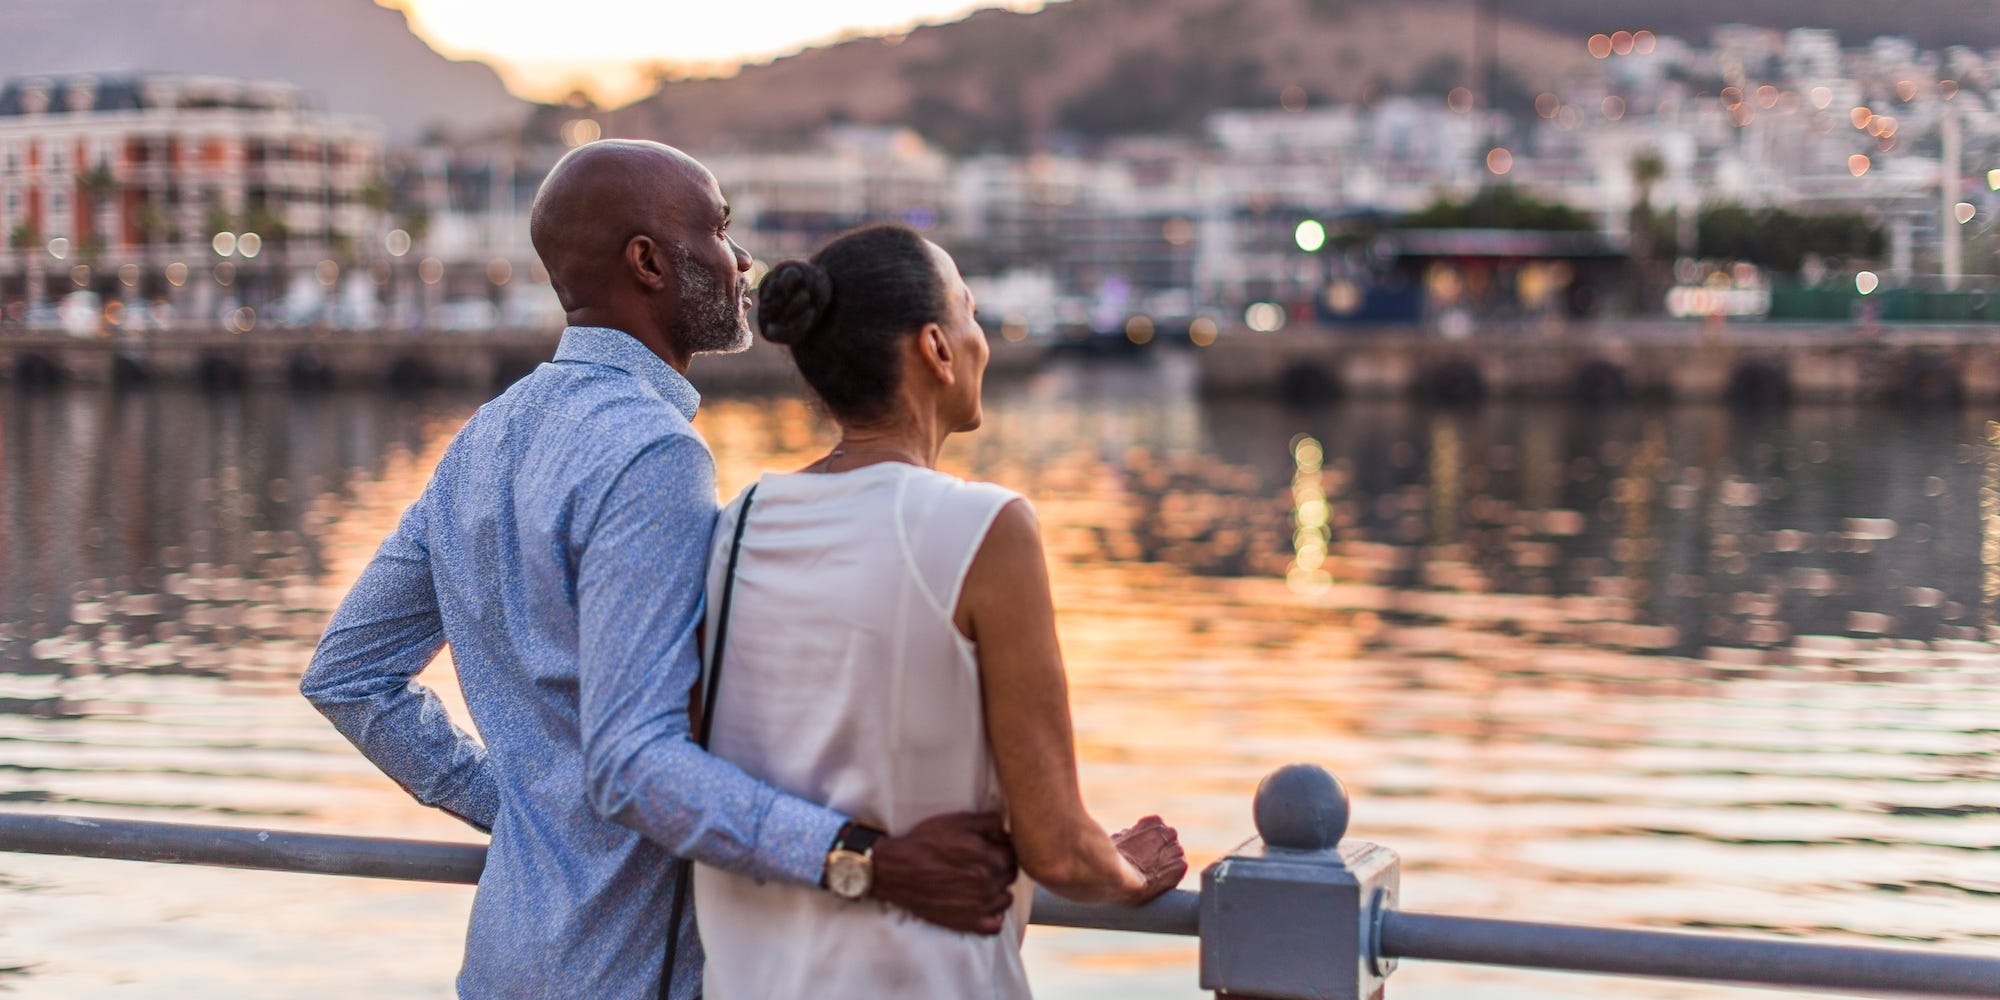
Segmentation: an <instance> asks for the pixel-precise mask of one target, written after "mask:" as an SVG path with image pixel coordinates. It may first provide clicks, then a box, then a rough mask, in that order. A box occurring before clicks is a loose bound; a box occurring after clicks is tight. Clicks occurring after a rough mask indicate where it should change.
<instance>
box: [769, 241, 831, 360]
mask: <svg viewBox="0 0 2000 1000" xmlns="http://www.w3.org/2000/svg"><path fill="white" fill-rule="evenodd" d="M832 304H833V279H832V278H830V277H828V276H827V273H826V269H825V268H822V267H820V266H819V265H818V264H815V263H813V262H811V261H806V260H788V261H785V262H784V263H782V264H779V265H778V266H777V267H775V268H773V269H772V270H771V273H769V274H767V275H765V276H764V280H763V281H762V282H760V283H759V284H758V286H757V327H758V329H760V330H762V331H763V332H764V339H765V340H768V341H770V342H772V343H774V344H784V345H787V346H792V345H796V344H798V343H800V342H802V341H804V340H805V339H806V338H807V337H809V336H811V335H812V332H813V330H814V329H815V328H817V327H818V326H819V325H820V322H821V321H822V320H824V319H826V314H827V309H828V307H830V306H831V305H832Z"/></svg>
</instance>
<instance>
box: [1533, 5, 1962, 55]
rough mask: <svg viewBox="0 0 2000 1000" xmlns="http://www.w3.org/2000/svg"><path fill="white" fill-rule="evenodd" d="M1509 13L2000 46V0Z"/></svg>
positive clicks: (1574, 25) (1556, 25)
mask: <svg viewBox="0 0 2000 1000" xmlns="http://www.w3.org/2000/svg"><path fill="white" fill-rule="evenodd" d="M1500 8H1501V9H1502V10H1503V11H1505V13H1506V16H1508V17H1510V18H1513V19H1515V20H1518V21H1522V22H1524V23H1529V24H1538V25H1542V26H1544V27H1547V28H1551V29H1554V30H1557V31H1564V32H1567V33H1569V34H1571V35H1587V34H1590V33H1591V32H1596V31H1613V30H1616V29H1618V28H1631V29H1637V28H1650V29H1652V30H1653V31H1655V32H1658V33H1660V34H1663V35H1678V36H1680V37H1682V38H1686V39H1689V40H1690V41H1702V40H1705V39H1707V38H1708V33H1709V32H1710V31H1711V30H1713V29H1714V27H1715V26H1716V25H1718V24H1729V23H1731V22H1734V23H1738V24H1750V25H1756V26H1758V27H1763V28H1801V27H1811V28H1831V29H1833V30H1834V31H1835V32H1837V33H1839V35H1840V39H1841V43H1842V44H1844V45H1847V46H1850V47H1858V46H1861V45H1865V44H1867V42H1868V40H1869V39H1871V38H1875V37H1877V36H1880V35H1901V36H1902V37H1904V38H1909V39H1913V40H1915V41H1916V43H1917V44H1918V45H1920V46H1922V47H1924V48H1926V49H1944V48H1948V47H1950V46H1953V45H1968V46H1971V47H1972V48H1975V49H1980V50H1985V49H1990V48H1993V47H1994V46H2000V19H1996V17H1995V15H2000V2H1996V0H1912V2H1905V3H1854V2H1829V0H1757V2H1755V3H1744V2H1742V0H1676V2H1674V3H1638V2H1634V0H1501V2H1500Z"/></svg>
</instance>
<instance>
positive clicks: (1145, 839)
mask: <svg viewBox="0 0 2000 1000" xmlns="http://www.w3.org/2000/svg"><path fill="white" fill-rule="evenodd" d="M1111 842H1112V843H1113V844H1115V845H1117V847H1118V853H1119V854H1121V855H1123V856H1124V858H1125V863H1126V864H1127V865H1128V866H1129V867H1130V868H1131V869H1132V872H1131V873H1130V876H1131V877H1129V878H1128V885H1127V887H1126V894H1125V902H1127V903H1129V904H1131V905H1133V906H1138V905H1139V904H1141V903H1149V902H1152V901H1153V900H1154V899H1156V898H1158V897H1159V896H1160V895H1161V894H1162V893H1164V892H1166V891H1167V890H1169V889H1172V888H1173V887H1175V886H1177V885H1180V884H1181V879H1182V878H1184V877H1186V876H1187V867H1188V866H1187V855H1186V854H1185V853H1184V852H1182V850H1181V839H1180V834H1178V833H1176V832H1175V831H1174V828H1173V827H1171V826H1168V825H1167V824H1166V823H1165V822H1163V821H1162V820H1161V819H1160V817H1158V816H1147V817H1145V818H1144V819H1141V820H1140V821H1139V822H1137V823H1134V824H1132V825H1131V826H1129V827H1127V828H1125V829H1123V830H1120V831H1118V832H1117V833H1114V834H1112V835H1111Z"/></svg>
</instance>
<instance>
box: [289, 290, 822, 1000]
mask: <svg viewBox="0 0 2000 1000" xmlns="http://www.w3.org/2000/svg"><path fill="white" fill-rule="evenodd" d="M699 402H700V397H699V396H698V395H697V394H696V392H695V390H694V387H693V386H691V385H689V384H688V382H687V380H686V379H684V378H682V377H681V376H680V375H679V373H677V372H675V371H674V370H673V369H672V368H670V367H668V366H667V364H666V363H665V362H663V361H661V360H660V359H659V358H658V357H657V356H655V355H654V354H653V353H652V352H650V351H648V350H647V349H646V348H645V347H644V346H642V345H641V344H640V343H639V342H638V341H636V340H633V339H632V338H631V337H629V336H626V335H625V334H623V333H620V332H618V331H615V330H605V329H594V328H585V327H571V328H570V329H568V330H565V331H564V332H563V337H562V344H561V346H560V347H559V348H558V349H557V351H556V356H555V360H554V361H553V362H552V363H549V364H544V365H542V366H540V367H539V368H537V369H536V370H535V372H534V373H533V374H531V375H529V376H528V377H527V378H524V379H522V380H521V381H520V382H519V383H517V384H515V385H514V387H513V388H511V389H509V390H507V392H506V393H505V394H504V395H502V396H500V397H499V398H498V399H495V400H493V401H492V402H490V403H487V404H486V405H485V406H482V407H480V409H479V412H478V413H476V414H474V415H473V417H472V419H471V420H470V421H468V422H467V423H466V425H465V428H464V429H463V430H461V431H460V432H459V434H458V437H457V438H456V439H455V440H453V441H452V443H451V447H450V449H449V450H448V451H447V452H446V453H445V456H444V459H443V461H441V462H440V463H439V464H438V468H437V472H436V473H435V475H433V476H432V478H431V482H430V485H429V486H428V487H427V488H426V489H425V490H424V493H423V496H422V497H420V498H419V499H418V500H417V501H416V503H414V504H412V505H411V507H410V508H409V510H408V511H407V512H406V513H405V514H404V515H403V519H402V522H401V524H400V526H399V527H397V529H396V531H395V533H394V534H391V535H390V536H389V538H388V540H386V541H384V542H383V543H382V548H381V550H380V551H379V552H378V553H376V556H375V559H374V561H373V562H372V563H370V564H369V566H368V569H367V570H366V571H365V572H364V573H363V574H362V575H361V579H360V580H359V581H358V582H356V583H355V585H354V589H353V591H351V592H350V593H349V594H348V595H347V599H346V600H345V601H343V602H341V606H340V610H339V611H338V612H336V613H335V614H334V617H333V622H332V623H331V624H330V625H329V626H328V627H327V631H326V635H325V637H323V638H322V639H321V640H320V644H319V649H318V651H317V652H316V653H314V655H313V660H312V666H311V667H310V668H309V669H308V670H307V671H306V675H305V680H304V682H303V684H302V685H301V689H302V690H303V692H304V693H305V696H306V697H307V698H309V699H311V700H312V703H313V704H314V705H315V706H316V707H318V708H319V710H320V711H321V712H323V713H325V715H326V716H327V718H328V719H331V720H332V721H333V724H334V726H336V727H337V728H338V729H339V730H340V731H341V733H342V734H344V735H345V736H346V737H347V738H348V739H349V740H351V741H353V743H354V745H355V746H357V747H359V748H360V749H361V752H362V753H364V754H366V755H367V757H368V759H369V760H371V761H373V762H374V763H375V765H376V766H378V767H380V768H381V769H382V770H383V771H384V772H386V773H387V774H388V775H389V776H390V777H392V778H394V779H396V781H397V782H398V783H400V784H401V785H402V786H403V787H404V788H405V789H407V790H408V791H409V793H410V794H411V795H413V796H415V797H416V798H417V800H418V801H421V802H423V803H425V804H427V805H433V806H437V807H439V808H442V809H445V810H447V811H449V812H451V813H453V814H455V815H457V816H459V817H461V818H463V819H465V820H466V821H468V822H470V823H472V824H473V825H475V826H478V827H480V828H482V829H486V830H491V831H492V833H493V845H492V848H491V849H490V851H489V853H488V855H487V861H486V871H485V874H484V875H483V876H482V877H481V878H480V881H479V891H478V893H477V895H476V896H475V898H474V901H473V906H472V925H471V928H470V930H469V932H468V937H467V940H466V948H465V964H464V967H463V969H462V970H461V972H460V974H459V980H458V990H459V994H460V995H461V996H463V997H469V998H479V1000H484V998H487V997H524V998H527V997H534V998H542V997H591V998H625V997H630V998H650V997H654V996H657V995H658V992H659V979H660V965H661V962H662V960H663V958H664V947H665V940H666V924H667V912H668V909H669V905H670V904H669V901H670V900H671V898H672V893H673V882H674V866H673V855H676V854H678V855H683V856H686V857H690V858H694V859H696V860H698V861H702V862H704V863H707V864H712V865H716V866H719V867H722V868H727V869H730V870H732V871H736V872H741V873H743V874H746V875H751V876H755V877H758V878H769V879H780V880H786V881H791V882H796V883H804V884H816V883H817V882H818V881H819V878H820V874H821V869H822V867H823V865H824V863H825V857H826V850H827V847H828V845H829V844H831V843H832V841H833V838H834V837H835V836H836V834H837V833H838V832H839V829H840V826H841V824H842V823H843V822H845V819H846V817H844V816H841V815H840V814H838V813H835V812H833V811H831V810H828V809H825V808H822V807H820V806H818V805H814V804H812V803H809V802H806V801H803V800H801V799H797V798H793V797H791V796H788V795H785V794H784V793H781V792H779V791H777V790H776V789H773V788H771V787H770V786H768V785H765V784H763V783H761V782H759V781H757V780H755V779H753V778H751V777H750V776H749V775H747V774H745V773H743V772H742V771H740V770H738V769H737V768H736V767H735V766H734V765H732V764H729V763H727V762H726V761H723V760H721V759H719V758H716V757H712V756H710V755H708V754H707V753H705V752H703V751H702V750H701V748H700V747H698V746H697V745H696V744H695V743H694V742H693V740H692V739H691V738H690V735H689V728H688V695H689V692H690V689H691V688H692V686H693V685H694V682H695V678H696V676H697V674H698V673H699V670H700V660H699V657H700V651H699V649H698V647H697V644H696V642H695V628H696V626H697V625H698V624H699V623H700V622H701V618H702V609H703V596H702V582H703V571H704V567H705V565H706V563H707V560H708V546H709V536H710V534H711V532H712V531H713V528H714V523H715V513H716V502H715V500H716V493H715V469H714V463H713V459H712V458H711V457H710V455H709V453H708V449H707V446H706V445H705V444H704V443H703V442H702V440H701V438H700V436H699V435H698V434H697V433H696V432H695V430H694V428H693V426H692V425H691V424H690V423H689V421H690V420H691V419H692V418H693V417H694V412H695V406H696V405H697V404H698V403H699ZM446 644H449V645H450V646H451V650H452V657H453V659H454V661H455V662H456V664H457V667H458V674H459V678H460V682H461V684H462V686H463V687H464V690H465V700H466V702H467V704H468V705H469V706H470V707H471V710H472V718H473V722H474V724H475V725H477V726H478V728H479V732H480V734H481V735H482V736H483V737H484V740H485V745H484V746H483V747H482V746H481V745H480V744H479V743H478V742H476V741H474V740H473V739H472V737H470V736H469V735H467V734H466V733H465V732H463V731H462V730H460V729H459V728H457V727H456V726H454V725H453V724H452V722H451V720H450V718H449V717H448V716H447V715H446V713H445V711H444V709H443V707H442V705H441V704H440V703H439V701H438V699H437V696H436V695H435V694H433V693H432V692H431V691H429V690H428V689H426V688H425V687H424V686H423V685H421V684H419V683H417V682H416V680H415V679H414V678H415V677H416V674H417V673H418V671H420V670H422V669H423V668H424V665H425V664H426V663H428V662H429V661H430V660H431V658H432V657H433V656H435V655H436V654H437V652H438V650H439V648H440V647H441V646H443V645H446ZM691 895H692V894H690V896H691ZM692 911H693V907H692V906H690V907H689V913H690V917H689V919H688V920H687V922H686V923H685V925H684V926H683V929H682V932H681V935H682V937H681V941H682V946H681V958H680V961H679V966H680V967H679V968H678V969H677V970H676V973H675V976H674V990H673V996H674V998H675V1000H682V998H691V997H693V996H695V995H696V994H697V993H698V992H699V988H700V968H701V949H700V947H699V945H698V943H697V942H696V940H695V927H694V920H693V919H692Z"/></svg>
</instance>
